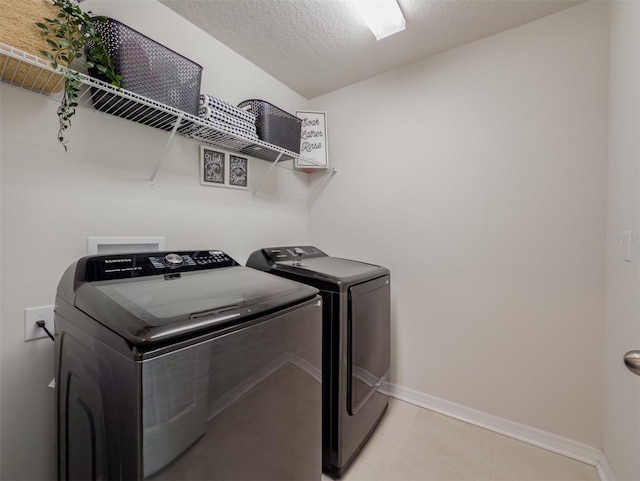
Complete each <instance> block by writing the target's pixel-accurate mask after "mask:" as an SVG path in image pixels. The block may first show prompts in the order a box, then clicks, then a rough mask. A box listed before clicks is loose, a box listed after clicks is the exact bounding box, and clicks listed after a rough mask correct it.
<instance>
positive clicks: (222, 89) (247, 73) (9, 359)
mask: <svg viewBox="0 0 640 481" xmlns="http://www.w3.org/2000/svg"><path fill="white" fill-rule="evenodd" d="M82 5H83V8H85V9H87V10H93V11H94V12H95V13H98V14H105V15H110V16H112V17H113V18H116V19H118V20H121V21H123V22H124V23H126V24H128V25H130V26H131V27H133V28H135V29H137V30H138V31H140V32H142V33H144V34H146V35H148V36H150V37H152V38H154V39H155V40H157V41H159V42H160V43H162V44H164V45H166V46H168V47H170V48H172V49H174V50H176V51H178V52H180V53H181V54H183V55H185V56H186V57H188V58H190V59H192V60H194V61H195V62H197V63H199V64H201V65H202V66H203V67H204V71H203V82H202V91H203V92H207V93H212V94H214V95H217V96H219V97H221V98H223V99H225V100H228V101H230V102H232V103H234V104H235V103H238V102H239V101H241V100H243V99H247V98H264V99H267V100H269V101H270V102H272V103H274V104H276V105H278V106H280V107H281V108H283V109H285V110H288V111H294V110H295V109H297V108H298V109H299V108H305V107H306V105H307V104H306V101H305V100H304V99H303V98H302V97H300V96H298V95H297V94H295V93H293V92H292V91H291V90H290V89H288V88H287V87H285V86H284V85H282V84H281V83H279V82H277V81H276V80H274V79H273V78H272V77H270V76H269V75H267V74H266V73H264V72H263V71H261V70H259V69H258V68H257V67H255V66H254V65H252V64H250V63H249V62H248V61H246V60H245V59H243V58H241V57H239V56H238V55H237V54H235V53H234V52H232V51H230V50H229V49H227V48H226V47H224V46H223V45H221V44H220V43H218V42H216V41H215V40H213V39H211V37H209V36H208V35H206V34H204V33H203V32H202V31H200V30H199V29H197V28H196V27H194V26H193V25H191V24H189V23H188V22H186V21H185V20H183V19H182V18H181V17H178V16H177V15H175V14H174V13H173V12H172V11H170V10H169V9H167V8H166V7H164V6H163V5H161V4H159V3H156V2H155V1H136V2H130V1H114V0H103V1H95V0H94V1H92V0H89V1H86V2H85V3H83V4H82ZM0 98H1V106H0V121H1V124H2V130H1V134H0V143H1V146H0V161H1V164H0V167H1V171H0V173H1V185H0V186H1V218H2V232H1V250H0V260H1V263H2V264H1V273H2V279H1V293H2V299H1V305H2V306H1V325H0V334H1V338H2V352H1V356H2V357H1V360H0V366H1V386H0V389H1V391H2V404H1V446H0V452H1V458H2V459H1V475H0V477H1V478H2V479H7V480H9V479H10V480H17V479H38V480H45V479H55V477H56V471H55V410H54V397H53V390H51V389H48V388H47V384H48V383H49V381H50V380H51V378H52V377H53V374H54V369H53V359H54V356H53V343H51V342H50V341H49V340H48V339H42V340H37V341H32V342H28V343H24V342H23V311H24V309H25V308H27V307H36V306H41V305H50V304H53V303H54V299H55V290H56V286H57V282H58V280H59V279H60V276H61V275H62V273H63V271H64V269H65V268H66V267H67V266H68V265H69V264H70V263H71V262H73V261H74V260H75V259H77V258H78V257H81V256H83V255H85V254H86V241H87V237H88V236H166V240H167V248H168V249H191V248H193V249H197V248H219V249H223V250H226V251H227V252H228V253H229V254H230V255H231V256H233V257H234V258H236V259H237V260H238V261H239V262H241V263H244V262H245V260H246V258H247V256H248V255H249V253H250V252H251V251H252V250H254V249H256V248H259V247H261V246H263V245H272V244H282V243H287V242H300V243H305V242H306V241H307V235H308V214H307V190H308V189H307V177H306V175H304V174H298V173H293V172H291V171H289V170H284V169H276V170H275V172H274V174H273V175H272V176H271V177H270V178H269V180H268V182H267V184H266V185H265V187H264V188H263V190H261V192H260V193H259V197H257V198H256V199H255V200H253V199H252V196H251V193H250V192H247V191H238V190H231V189H221V188H212V187H205V186H200V184H199V181H198V157H199V145H198V144H197V143H194V142H192V141H189V140H186V139H182V138H177V139H176V141H175V143H174V144H173V146H172V147H171V151H170V154H169V157H168V159H167V161H166V163H165V164H163V165H162V167H161V169H160V171H159V173H158V176H157V178H156V186H155V188H154V189H150V188H149V182H148V179H149V176H150V175H151V173H152V171H153V168H154V166H155V162H156V160H157V159H158V157H159V156H160V155H161V154H162V151H163V149H164V146H165V142H166V140H167V138H168V136H167V134H166V133H164V132H160V131H155V130H153V129H149V128H147V127H143V126H139V125H137V124H134V123H131V122H127V121H124V120H122V119H118V118H115V117H111V116H108V115H104V114H100V113H97V112H94V111H90V110H82V111H80V112H79V113H78V115H77V117H76V118H74V119H73V126H72V129H71V132H70V136H69V138H70V143H69V152H68V153H66V154H65V153H64V150H63V148H62V146H60V145H59V144H58V143H57V141H56V132H57V117H56V113H55V109H56V103H55V102H53V101H51V100H49V99H45V98H43V97H40V96H37V95H34V94H31V93H29V92H26V91H22V90H19V89H15V88H12V87H8V86H6V85H4V84H3V85H2V86H0ZM270 165H271V164H268V163H267V162H265V161H261V160H253V161H251V164H250V183H251V184H253V185H254V186H255V183H256V182H257V181H258V180H260V178H261V176H262V175H263V174H265V172H266V169H267V168H268V167H269V166H270Z"/></svg>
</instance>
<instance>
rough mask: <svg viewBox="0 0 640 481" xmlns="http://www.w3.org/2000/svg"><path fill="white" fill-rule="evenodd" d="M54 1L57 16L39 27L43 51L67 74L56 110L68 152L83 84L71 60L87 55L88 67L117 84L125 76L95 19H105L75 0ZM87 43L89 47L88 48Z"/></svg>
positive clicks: (61, 137)
mask: <svg viewBox="0 0 640 481" xmlns="http://www.w3.org/2000/svg"><path fill="white" fill-rule="evenodd" d="M53 4H54V6H55V7H57V9H58V10H59V12H58V14H57V16H56V18H45V19H43V20H44V21H42V22H36V26H37V27H38V28H39V29H40V35H41V36H42V37H45V40H46V41H47V43H48V44H49V47H50V48H49V50H48V51H47V50H41V51H40V53H41V54H42V55H44V56H45V57H46V58H47V59H49V60H50V61H51V66H52V67H53V68H54V69H55V70H59V71H60V73H61V74H62V76H63V77H64V92H63V94H62V99H61V101H60V106H59V107H58V111H57V113H58V121H59V130H58V141H59V142H60V143H61V144H62V145H63V146H64V150H65V152H66V150H67V142H68V140H65V136H64V134H65V131H66V130H67V129H68V128H69V127H70V126H71V118H72V117H73V116H74V115H75V113H76V107H77V106H78V94H79V92H80V86H81V85H82V79H81V76H80V74H79V73H78V72H77V71H75V70H72V69H71V63H72V62H74V61H75V60H77V59H81V58H83V57H84V65H85V66H86V67H87V68H89V69H95V70H96V71H97V72H98V73H99V74H101V75H102V76H104V77H106V78H107V79H108V80H109V81H111V84H112V85H114V86H116V87H120V82H121V80H122V77H121V76H120V75H118V74H117V73H116V71H115V67H114V64H113V62H112V61H111V57H110V56H109V52H108V51H107V49H106V47H105V46H104V45H103V44H102V40H101V38H100V34H99V33H98V31H97V30H96V28H95V23H94V22H96V21H99V22H104V21H106V18H105V17H96V16H93V15H92V14H91V12H83V11H82V10H81V9H80V7H79V6H78V5H77V2H76V1H75V0H53ZM87 46H90V48H86V47H87Z"/></svg>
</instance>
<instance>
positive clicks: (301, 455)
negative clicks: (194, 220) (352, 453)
mask: <svg viewBox="0 0 640 481" xmlns="http://www.w3.org/2000/svg"><path fill="white" fill-rule="evenodd" d="M317 293H318V291H317V290H316V289H315V288H313V287H310V286H307V285H304V284H300V283H296V282H292V281H289V280H286V279H278V278H276V277H275V276H270V275H268V274H265V273H263V272H258V271H256V270H254V269H249V268H246V267H242V266H240V265H239V264H238V263H237V262H236V261H235V260H233V259H232V258H231V257H229V256H228V255H227V254H225V253H224V252H222V251H219V250H210V251H196V252H194V251H189V252H163V253H158V252H153V253H136V254H118V255H107V256H89V257H84V258H82V259H80V260H79V261H77V262H74V263H73V264H72V265H71V266H70V267H69V268H68V269H67V271H66V272H65V273H64V275H63V276H62V279H61V280H60V283H59V286H58V292H57V297H56V308H55V323H56V402H57V413H58V461H59V463H58V466H59V473H58V474H59V479H62V480H68V479H109V480H142V479H145V480H164V479H210V480H218V479H225V480H249V479H251V480H257V479H261V480H274V481H275V480H282V479H291V480H294V479H295V480H309V479H312V480H320V477H321V472H322V470H321V448H320V446H321V416H322V414H321V413H322V411H321V409H322V402H321V391H322V387H321V381H322V374H321V369H322V366H321V360H322V345H321V335H322V334H321V332H322V310H321V304H322V301H321V298H320V296H318V295H317Z"/></svg>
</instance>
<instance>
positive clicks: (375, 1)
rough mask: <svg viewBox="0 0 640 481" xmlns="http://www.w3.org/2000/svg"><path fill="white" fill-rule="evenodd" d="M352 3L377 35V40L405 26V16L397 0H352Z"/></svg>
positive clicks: (399, 30)
mask: <svg viewBox="0 0 640 481" xmlns="http://www.w3.org/2000/svg"><path fill="white" fill-rule="evenodd" d="M351 3H353V5H354V6H355V7H356V10H357V11H358V13H359V14H360V17H362V19H363V20H364V21H365V23H366V24H367V26H368V27H369V29H370V30H371V31H372V32H373V34H374V35H375V36H376V40H380V39H383V38H385V37H388V36H389V35H393V34H394V33H398V32H401V31H402V30H404V28H405V20H404V16H403V15H402V10H400V6H399V5H398V2H397V0H351Z"/></svg>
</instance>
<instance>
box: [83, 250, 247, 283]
mask: <svg viewBox="0 0 640 481" xmlns="http://www.w3.org/2000/svg"><path fill="white" fill-rule="evenodd" d="M238 265H240V264H238V263H237V262H236V261H235V260H233V259H232V258H231V257H229V256H228V255H227V254H226V253H224V252H223V251H220V250H210V251H186V252H185V251H177V252H149V253H134V254H113V255H105V256H89V257H84V258H82V259H80V261H78V267H77V278H78V280H83V281H86V282H92V281H104V280H112V279H127V278H131V277H144V276H153V275H159V274H171V275H172V276H173V277H176V275H177V274H180V273H181V272H190V271H199V270H206V269H219V268H222V267H231V266H238Z"/></svg>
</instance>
